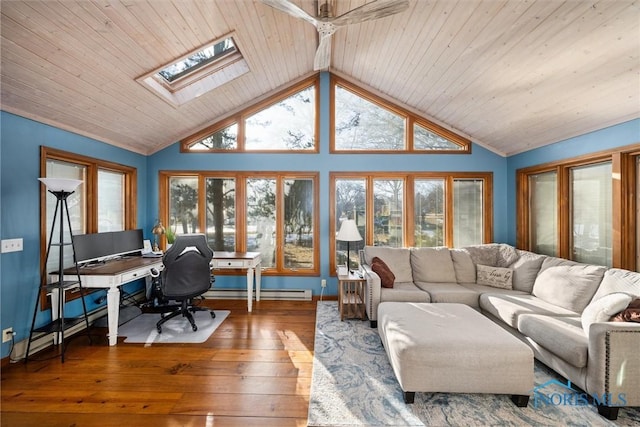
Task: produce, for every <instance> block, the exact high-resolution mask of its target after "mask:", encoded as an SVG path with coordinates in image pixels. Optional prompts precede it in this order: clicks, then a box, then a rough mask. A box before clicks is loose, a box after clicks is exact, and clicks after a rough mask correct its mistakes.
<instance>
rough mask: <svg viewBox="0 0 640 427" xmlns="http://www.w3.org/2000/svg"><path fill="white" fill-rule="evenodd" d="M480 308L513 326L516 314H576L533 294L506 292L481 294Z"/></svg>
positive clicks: (516, 324)
mask: <svg viewBox="0 0 640 427" xmlns="http://www.w3.org/2000/svg"><path fill="white" fill-rule="evenodd" d="M480 308H481V309H482V310H483V311H486V312H488V313H490V314H492V315H493V316H494V317H497V318H498V319H501V320H502V321H503V322H505V323H506V324H507V325H509V326H511V327H513V328H517V327H518V316H520V315H522V314H547V315H555V316H575V315H576V313H575V312H573V311H570V310H567V309H565V308H562V307H558V306H557V305H553V304H550V303H548V302H546V301H544V300H542V299H540V298H537V297H535V296H533V295H527V294H523V295H517V294H515V293H512V294H506V293H504V292H502V293H491V292H487V293H484V294H481V295H480Z"/></svg>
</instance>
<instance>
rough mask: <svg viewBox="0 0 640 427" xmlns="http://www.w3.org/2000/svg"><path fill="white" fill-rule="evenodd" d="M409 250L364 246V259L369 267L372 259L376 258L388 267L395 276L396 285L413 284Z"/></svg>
mask: <svg viewBox="0 0 640 427" xmlns="http://www.w3.org/2000/svg"><path fill="white" fill-rule="evenodd" d="M410 256H411V253H410V250H409V248H390V247H388V246H365V247H364V258H365V261H366V262H367V264H369V265H371V261H372V260H373V258H374V257H378V258H380V259H381V260H383V261H384V262H385V264H387V265H388V266H389V269H390V270H391V272H392V273H393V275H394V276H396V283H399V282H413V275H412V273H411V260H410Z"/></svg>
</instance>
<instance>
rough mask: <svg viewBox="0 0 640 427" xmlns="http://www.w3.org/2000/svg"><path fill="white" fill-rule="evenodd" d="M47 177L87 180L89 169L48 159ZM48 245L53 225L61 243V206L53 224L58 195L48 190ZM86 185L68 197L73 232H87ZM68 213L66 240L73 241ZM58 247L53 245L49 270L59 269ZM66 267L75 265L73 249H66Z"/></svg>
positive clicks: (55, 236)
mask: <svg viewBox="0 0 640 427" xmlns="http://www.w3.org/2000/svg"><path fill="white" fill-rule="evenodd" d="M47 178H68V179H80V180H82V181H85V182H86V178H87V170H86V167H84V166H81V165H78V164H74V163H68V162H61V161H57V160H47ZM46 200H47V205H46V211H47V214H46V215H47V216H46V217H47V219H46V221H47V245H48V244H49V236H50V235H51V227H54V229H53V243H59V240H60V237H59V236H60V221H61V218H60V207H59V206H58V209H57V216H56V223H55V224H53V217H54V215H55V214H56V204H57V199H56V197H55V196H54V195H53V194H51V193H49V192H47V197H46ZM86 200H87V197H86V186H85V185H84V184H80V185H79V186H78V188H76V189H75V191H74V192H73V194H72V195H70V196H69V197H67V207H68V208H69V220H70V221H71V232H72V233H73V234H84V233H86V232H87V228H86V224H87V221H86V210H85V205H86ZM66 215H67V213H66V212H64V213H63V216H62V221H64V231H65V233H64V237H63V238H64V241H65V242H70V241H71V234H70V233H69V227H68V222H67V217H66ZM56 248H57V247H52V250H51V253H50V255H49V258H48V260H47V271H54V270H57V269H58V267H59V265H58V264H59V263H58V260H59V259H60V258H59V256H58V255H59V251H58V250H57V249H56ZM65 248H70V246H66V247H65ZM63 255H64V260H63V265H64V267H69V266H71V265H73V263H74V259H73V251H71V250H70V249H67V250H65V251H64V254H63Z"/></svg>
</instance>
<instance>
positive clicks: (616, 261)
mask: <svg viewBox="0 0 640 427" xmlns="http://www.w3.org/2000/svg"><path fill="white" fill-rule="evenodd" d="M638 156H640V144H632V145H627V146H623V147H619V148H615V149H610V150H603V151H599V152H596V153H591V154H587V155H582V156H578V157H573V158H569V159H564V160H559V161H554V162H548V163H544V164H540V165H535V166H530V167H526V168H522V169H518V170H517V171H516V189H517V192H518V195H517V199H516V218H517V220H516V227H517V229H516V245H517V247H518V248H520V249H524V250H532V247H531V239H530V236H529V233H530V227H529V224H530V221H531V213H530V209H529V198H530V191H531V189H530V188H529V184H528V180H529V176H530V175H534V174H540V173H545V172H550V171H556V173H557V182H558V195H557V197H558V200H557V206H558V236H557V240H558V254H557V256H558V257H560V258H566V259H571V206H570V196H571V188H570V185H571V183H570V172H571V170H572V169H573V168H576V167H582V166H589V165H596V164H598V163H605V162H611V165H612V184H613V193H612V195H613V200H612V204H613V206H612V209H613V212H612V214H613V225H612V226H613V230H612V232H613V240H612V250H613V253H612V266H613V267H616V268H623V269H627V270H631V271H635V270H636V269H637V265H636V256H637V254H636V248H637V246H636V238H637V237H636V236H637V226H638V225H637V224H636V210H637V208H638V207H637V206H636V205H637V203H636V198H635V195H636V194H637V191H638V188H637V184H636V176H637V175H636V174H637V171H636V168H637V163H636V159H637V158H638Z"/></svg>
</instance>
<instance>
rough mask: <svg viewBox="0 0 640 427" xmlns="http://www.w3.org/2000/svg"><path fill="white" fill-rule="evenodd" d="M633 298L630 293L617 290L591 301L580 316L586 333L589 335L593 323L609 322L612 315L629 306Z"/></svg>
mask: <svg viewBox="0 0 640 427" xmlns="http://www.w3.org/2000/svg"><path fill="white" fill-rule="evenodd" d="M632 299H633V297H632V296H631V295H629V294H624V293H622V292H615V293H613V294H609V295H605V296H603V297H602V298H598V299H596V300H593V301H591V302H590V303H589V305H587V306H586V307H585V309H584V311H583V312H582V316H581V317H580V319H581V321H582V328H583V329H584V334H585V335H586V336H587V337H588V336H589V327H590V326H591V324H592V323H600V322H608V321H609V319H611V317H612V316H615V315H616V314H618V313H619V312H621V311H622V310H624V309H625V308H627V307H628V306H629V303H630V302H631V300H632Z"/></svg>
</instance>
